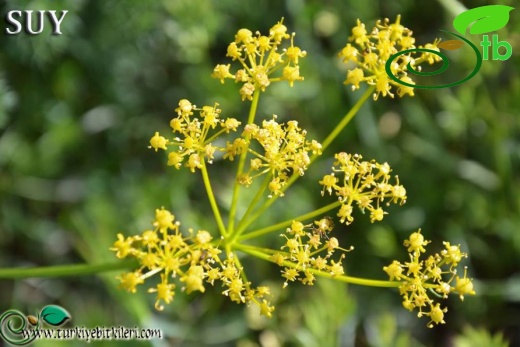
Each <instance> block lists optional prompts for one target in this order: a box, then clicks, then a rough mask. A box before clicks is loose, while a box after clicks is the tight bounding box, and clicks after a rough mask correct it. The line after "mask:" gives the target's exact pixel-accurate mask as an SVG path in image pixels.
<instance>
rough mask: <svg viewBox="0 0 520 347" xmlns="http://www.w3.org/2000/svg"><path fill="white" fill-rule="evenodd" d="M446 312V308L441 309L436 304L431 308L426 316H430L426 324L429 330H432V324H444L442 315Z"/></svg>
mask: <svg viewBox="0 0 520 347" xmlns="http://www.w3.org/2000/svg"><path fill="white" fill-rule="evenodd" d="M447 311H448V309H447V308H444V309H441V307H440V304H436V305H435V306H433V307H432V309H431V312H430V313H429V314H428V316H430V318H431V321H430V323H429V324H428V327H429V328H433V323H435V324H444V323H446V322H445V321H444V313H446V312H447Z"/></svg>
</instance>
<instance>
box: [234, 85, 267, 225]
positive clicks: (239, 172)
mask: <svg viewBox="0 0 520 347" xmlns="http://www.w3.org/2000/svg"><path fill="white" fill-rule="evenodd" d="M259 98H260V90H259V89H256V90H255V92H254V94H253V100H252V102H251V108H250V109H249V117H248V119H247V124H252V123H253V121H254V120H255V115H256V109H257V107H258V99H259ZM247 152H248V151H247V148H246V149H244V151H243V152H242V154H241V155H240V160H239V162H238V170H237V176H236V179H235V185H234V186H233V198H232V200H231V208H230V210H229V224H228V232H229V234H230V235H232V234H233V229H234V228H235V216H236V212H237V204H238V193H239V191H240V184H239V183H238V178H239V177H240V175H242V172H243V171H244V166H245V163H246V157H247Z"/></svg>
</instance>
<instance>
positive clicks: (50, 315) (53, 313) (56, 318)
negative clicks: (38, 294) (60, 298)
mask: <svg viewBox="0 0 520 347" xmlns="http://www.w3.org/2000/svg"><path fill="white" fill-rule="evenodd" d="M40 317H42V319H43V320H44V321H45V322H46V323H47V324H49V325H53V326H56V327H57V326H60V325H62V324H63V323H65V321H66V320H67V319H70V314H69V313H68V312H67V310H65V309H64V308H62V307H60V306H56V305H48V306H45V307H44V308H43V310H42V312H41V315H40Z"/></svg>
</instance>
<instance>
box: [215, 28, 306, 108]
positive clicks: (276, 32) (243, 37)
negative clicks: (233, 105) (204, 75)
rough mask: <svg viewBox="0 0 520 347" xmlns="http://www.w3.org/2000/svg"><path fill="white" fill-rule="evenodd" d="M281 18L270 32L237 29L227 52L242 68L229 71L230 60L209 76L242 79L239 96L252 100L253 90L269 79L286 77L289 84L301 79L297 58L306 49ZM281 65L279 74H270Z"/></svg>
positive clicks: (271, 80) (263, 85)
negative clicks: (287, 45) (285, 42)
mask: <svg viewBox="0 0 520 347" xmlns="http://www.w3.org/2000/svg"><path fill="white" fill-rule="evenodd" d="M282 22H283V20H282V21H280V22H278V23H277V24H275V25H274V26H273V27H272V28H271V29H270V30H269V36H264V35H261V33H259V32H256V34H255V35H253V33H252V32H251V31H250V30H249V29H240V30H239V31H238V32H237V34H236V35H235V41H234V42H232V43H231V44H230V45H229V46H228V49H227V56H228V57H230V58H231V59H233V61H235V60H238V62H240V64H241V65H242V68H241V69H240V70H238V71H237V72H236V73H234V74H232V73H231V72H230V70H229V69H230V67H231V64H227V65H222V64H219V65H217V66H216V67H215V69H214V70H213V74H212V75H211V76H212V77H214V78H218V79H219V80H220V81H221V82H222V83H224V80H225V79H227V78H229V79H234V80H235V82H237V83H243V85H242V88H241V89H240V95H241V96H242V100H245V99H248V100H252V98H253V93H254V92H255V90H261V91H264V90H265V88H266V87H267V86H269V85H270V84H271V82H276V81H288V82H289V84H290V85H291V86H292V85H293V83H294V82H295V81H302V80H303V77H302V76H300V66H299V65H298V62H299V58H303V57H305V55H306V54H307V53H306V52H305V51H302V50H301V49H300V48H299V47H297V46H295V45H294V35H295V34H294V33H293V34H292V35H289V34H288V33H287V27H286V26H285V25H283V23H282ZM288 39H290V40H291V42H290V46H289V47H288V48H286V49H281V48H280V46H281V44H282V42H283V41H284V40H288ZM282 67H283V69H282V74H281V76H280V77H272V76H271V75H272V74H273V73H274V72H275V71H277V70H279V69H280V68H282Z"/></svg>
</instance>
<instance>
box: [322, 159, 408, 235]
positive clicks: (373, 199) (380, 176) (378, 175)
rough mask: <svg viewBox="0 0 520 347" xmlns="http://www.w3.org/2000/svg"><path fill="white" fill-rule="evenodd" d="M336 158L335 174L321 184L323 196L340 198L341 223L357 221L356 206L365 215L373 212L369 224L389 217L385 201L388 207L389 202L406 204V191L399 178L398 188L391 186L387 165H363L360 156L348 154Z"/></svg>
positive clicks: (364, 162)
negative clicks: (384, 204) (354, 211)
mask: <svg viewBox="0 0 520 347" xmlns="http://www.w3.org/2000/svg"><path fill="white" fill-rule="evenodd" d="M335 158H336V162H335V163H334V166H333V167H332V171H333V172H332V173H330V174H328V175H325V176H324V177H323V179H322V180H321V181H320V182H319V183H320V184H321V185H322V186H323V190H322V192H321V194H322V195H324V194H325V192H328V193H329V194H332V191H334V192H335V194H336V195H337V196H338V200H339V202H340V203H341V207H340V210H339V212H338V217H339V218H340V221H341V223H345V224H347V225H348V224H350V223H352V221H353V220H354V217H352V210H353V209H352V205H353V204H354V203H356V204H357V205H358V207H359V208H360V209H361V210H362V211H363V212H364V211H365V210H368V211H370V221H371V222H375V221H381V220H383V217H384V215H385V214H387V213H386V212H385V211H383V208H382V207H381V205H382V204H383V203H384V201H385V200H387V202H386V204H387V205H389V204H390V202H394V203H400V204H404V203H405V202H406V189H405V188H404V187H403V186H402V185H400V184H399V178H398V177H397V176H395V180H396V184H390V183H389V181H390V179H391V176H390V171H391V169H390V166H389V165H388V164H387V163H384V164H379V163H377V162H375V161H374V160H372V161H362V160H361V159H362V156H361V155H359V154H354V155H351V154H347V153H345V152H342V153H338V154H336V155H335ZM338 176H339V178H338Z"/></svg>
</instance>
